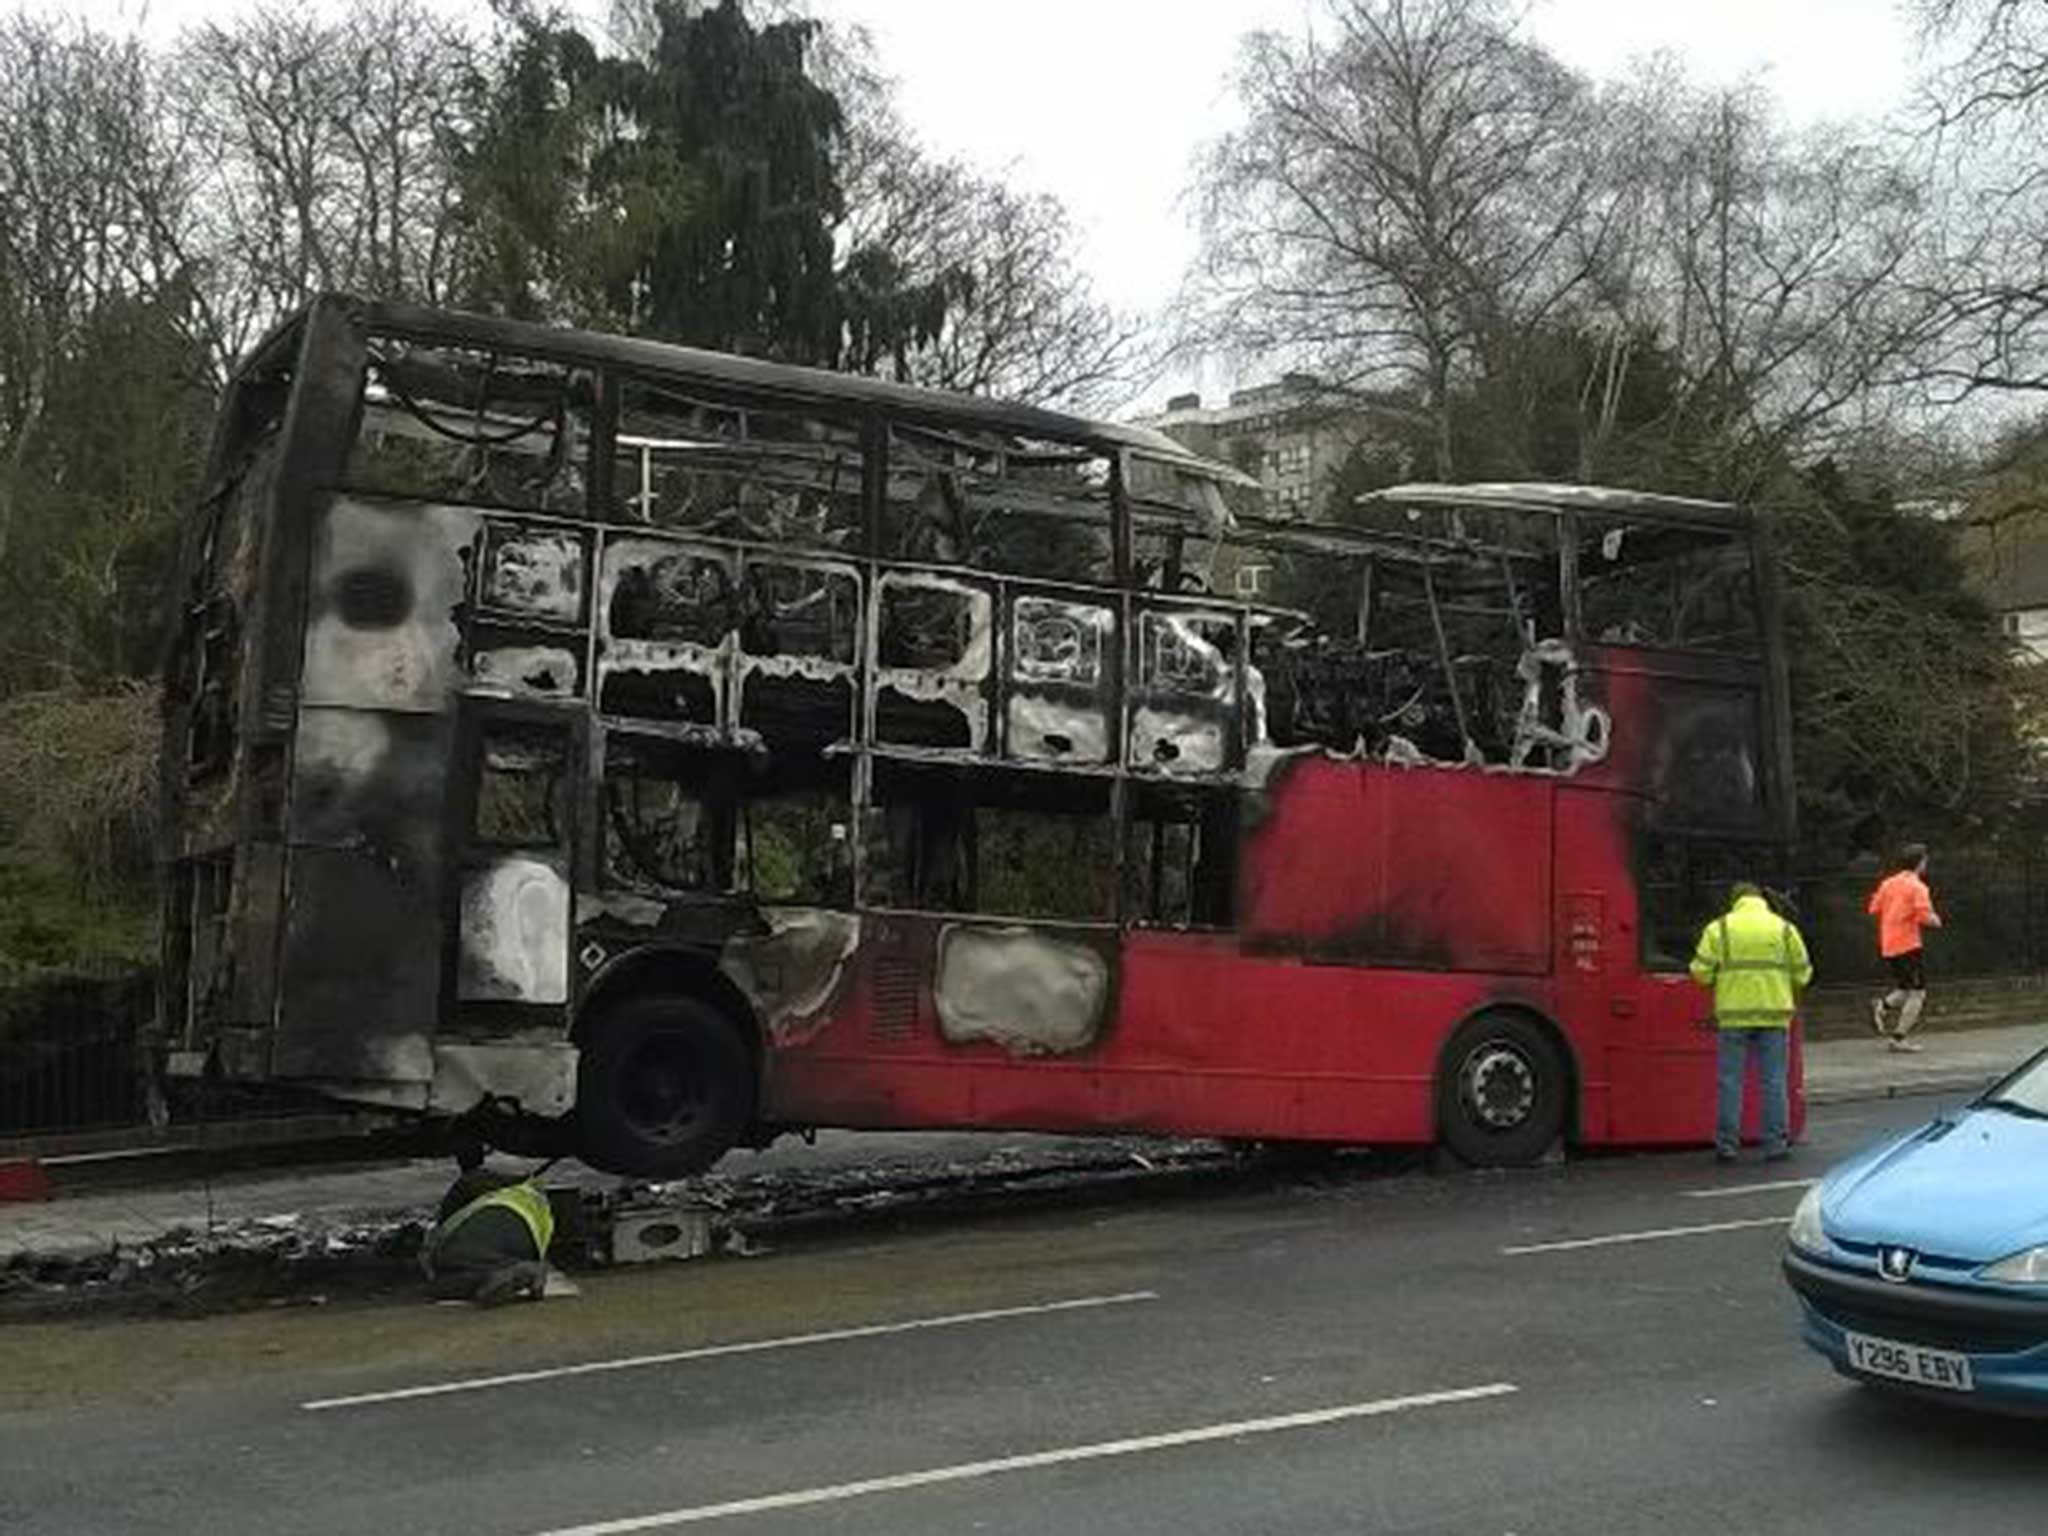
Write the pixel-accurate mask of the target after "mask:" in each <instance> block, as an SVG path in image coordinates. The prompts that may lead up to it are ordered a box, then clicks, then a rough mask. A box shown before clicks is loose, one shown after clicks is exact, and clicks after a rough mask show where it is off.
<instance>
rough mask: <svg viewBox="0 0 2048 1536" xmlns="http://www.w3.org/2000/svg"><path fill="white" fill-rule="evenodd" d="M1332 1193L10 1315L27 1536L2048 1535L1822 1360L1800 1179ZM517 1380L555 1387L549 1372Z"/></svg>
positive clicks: (1950, 1423)
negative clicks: (522, 1286) (135, 1310)
mask: <svg viewBox="0 0 2048 1536" xmlns="http://www.w3.org/2000/svg"><path fill="white" fill-rule="evenodd" d="M1941 1102H1943V1101H1940V1100H1936V1099H1922V1100H1919V1101H1911V1100H1907V1101H1898V1102H1893V1103H1889V1104H1876V1103H1871V1104H1844V1105H1837V1106H1829V1107H1823V1108H1819V1109H1816V1110H1815V1111H1814V1113H1813V1118H1812V1123H1811V1126H1810V1136H1811V1141H1810V1143H1809V1145H1808V1146H1807V1147H1806V1148H1804V1149H1802V1151H1801V1153H1800V1155H1799V1157H1798V1158H1797V1159H1796V1160H1795V1161H1794V1162H1793V1163H1792V1164H1790V1165H1789V1166H1788V1165H1774V1166H1772V1167H1769V1168H1765V1167H1764V1166H1762V1165H1761V1164H1758V1163H1755V1162H1753V1161H1749V1162H1745V1163H1744V1164H1743V1165H1741V1166H1739V1167H1737V1168H1735V1169H1730V1170H1720V1169H1716V1168H1714V1167H1713V1166H1712V1164H1711V1162H1710V1160H1709V1159H1708V1158H1707V1157H1706V1156H1705V1155H1704V1154H1699V1153H1687V1154H1681V1155H1665V1156H1653V1157H1627V1158H1604V1159H1594V1160H1589V1161H1584V1162H1575V1163H1572V1164H1570V1165H1567V1166H1564V1167H1556V1168H1547V1169H1536V1170H1528V1171H1523V1172H1516V1173H1510V1174H1497V1175H1480V1174H1458V1175H1437V1176H1430V1175H1425V1174H1420V1173H1417V1174H1411V1175H1407V1176H1402V1177H1392V1178H1378V1179H1358V1180H1354V1181H1350V1182H1340V1181H1314V1180H1306V1181H1303V1182H1301V1183H1299V1184H1293V1185H1289V1186H1287V1187H1285V1188H1281V1189H1277V1190H1273V1189H1268V1190H1264V1191H1261V1192H1258V1193H1255V1194H1245V1193H1242V1192H1241V1191H1240V1192H1237V1193H1229V1194H1221V1195H1217V1196H1215V1197H1211V1198H1203V1197H1199V1196H1196V1197H1188V1198H1178V1199H1173V1200H1161V1201H1156V1202H1152V1203H1149V1204H1144V1205H1137V1206H1133V1205H1129V1204H1121V1205H1117V1206H1114V1207H1107V1208H1105V1207H1097V1208H1089V1207H1086V1206H1079V1207H1075V1208H1072V1209H1065V1210H1060V1211H1056V1212H1051V1213H1047V1212H1042V1211H1041V1212H1038V1213H1036V1214H1033V1215H1031V1216H1028V1217H1012V1218H1009V1219H986V1220H975V1221H971V1222H969V1221H963V1222H960V1223H957V1224H954V1225H950V1226H941V1227H937V1228H931V1229H925V1230H921V1231H918V1232H916V1233H914V1234H909V1235H905V1234H900V1233H898V1234H890V1233H881V1232H877V1233H875V1234H873V1235H871V1236H864V1237H859V1238H855V1239H853V1240H841V1241H837V1242H835V1243H833V1244H831V1245H819V1246H811V1247H805V1248H801V1249H792V1250H790V1251H785V1252H781V1253H776V1254H772V1255H768V1256H764V1257H760V1258H756V1259H751V1260H727V1261H719V1262H712V1263H703V1264H696V1265H677V1266H668V1267H662V1266H656V1267H651V1268H646V1269H640V1270H633V1271H621V1272H616V1273H611V1274H605V1275H599V1276H595V1277H590V1278H588V1279H586V1281H585V1284H584V1293H583V1295H582V1296H581V1297H579V1298H576V1299H572V1300H562V1301H551V1302H548V1303H545V1304H543V1305H541V1306H538V1307H520V1308H509V1309H504V1310H499V1311H495V1312H490V1313H478V1312H474V1311H472V1310H469V1309H465V1308H457V1307H435V1306H429V1305H425V1304H421V1305H417V1306H388V1305H387V1306H383V1307H367V1306H358V1307H350V1306H345V1305H339V1304H337V1305H335V1306H332V1307H328V1308H323V1309H317V1310H293V1311H279V1312H272V1313H266V1314H259V1315H245V1316H241V1317H225V1318H215V1319H209V1320H205V1321H199V1322H164V1323H102V1324H94V1325H82V1324H70V1325H61V1326H60V1325H51V1326H44V1325H37V1326H34V1327H14V1328H9V1329H5V1330H0V1532H5V1533H7V1536H85V1533H95V1536H98V1533H109V1532H119V1533H124V1536H142V1533H166V1536H169V1533H185V1532H193V1531H205V1532H209V1533H223V1536H238V1533H244V1532H247V1533H251V1536H256V1533H261V1536H298V1533H304V1536H326V1533H349V1536H361V1533H391V1536H425V1533H438V1532H445V1533H449V1536H570V1533H574V1536H614V1533H616V1536H623V1533H626V1532H638V1531H667V1530H696V1529H700V1528H706V1529H710V1530H713V1531H716V1532H720V1533H730V1536H771V1533H777V1536H779V1533H793V1536H827V1533H833V1536H838V1533H846V1536H910V1533H926V1532H933V1533H936V1532H947V1533H954V1532H982V1531H985V1532H989V1533H992V1536H995V1533H1013V1536H1025V1533H1031V1536H1036V1533H1042V1532H1059V1533H1094V1532H1119V1533H1121V1532H1133V1533H1150V1532H1159V1533H1173V1536H1209V1533H1217V1536H1221V1533H1226V1532H1227V1533H1233V1536H1237V1533H1258V1536H1283V1533H1325V1532H1343V1533H1368V1532H1371V1533H1378V1532H1425V1531H1430V1532H1434V1531H1441V1532H1447V1533H1448V1532H1456V1533H1459V1536H1471V1533H1493V1536H1500V1533H1514V1536H1535V1533H1539V1532H1558V1533H1570V1536H1586V1533H1594V1532H1627V1533H1640V1532H1645V1531H1655V1532H1657V1533H1658V1536H1685V1533H1692V1532H1699V1533H1703V1536H1704V1533H1713V1536H1725V1533H1727V1532H1730V1531H1759V1532H1773V1533H1781V1532H1815V1533H1819V1532H1829V1533H1833V1532H1844V1531H1853V1532H1856V1533H1857V1536H1878V1533H1885V1532H1912V1533H1914V1536H1924V1532H1925V1531H1927V1530H1928V1529H1930V1528H1933V1527H1936V1526H1937V1525H1939V1524H1954V1523H1957V1522H1964V1521H1966V1522H1967V1527H1968V1529H1969V1530H1970V1531H1971V1532H1972V1536H1977V1533H1984V1532H2003V1531H2012V1532H2029V1533H2031V1532H2034V1531H2038V1530H2039V1529H2040V1527H2041V1521H2042V1514H2041V1511H2042V1509H2043V1507H2044V1504H2043V1496H2044V1494H2048V1456H2044V1455H2043V1450H2044V1440H2043V1436H2044V1434H2048V1429H2044V1427H2043V1426H2042V1425H2040V1424H2037V1423H2031V1422H2024V1421H2021V1422H2015V1421H2008V1420H2000V1419H1992V1418H1982V1417H1977V1416H1973V1415H1967V1414H1960V1413H1956V1414H1950V1413H1943V1412H1937V1411H1935V1410H1934V1409H1932V1408H1930V1407H1927V1406H1923V1405H1920V1404H1917V1403H1915V1404H1905V1405H1900V1404H1895V1403H1892V1402H1890V1401H1888V1400H1886V1399H1884V1398H1882V1397H1881V1396H1879V1395H1877V1394H1874V1393H1871V1392H1869V1391H1866V1390H1862V1389H1858V1388H1855V1387H1853V1386H1851V1385H1849V1384H1847V1383H1845V1382H1843V1381H1841V1380H1840V1379H1839V1378H1837V1377H1835V1376H1833V1375H1832V1374H1831V1373H1829V1372H1828V1370H1827V1369H1826V1368H1825V1367H1824V1366H1823V1365H1822V1364H1821V1363H1820V1362H1819V1361H1818V1360H1817V1359H1816V1358H1813V1357H1811V1356H1809V1355H1808V1354H1807V1352H1806V1351H1805V1350H1804V1349H1803V1348H1802V1347H1801V1346H1800V1345H1799V1344H1798V1343H1797V1342H1796V1340H1795V1338H1794V1336H1793V1323H1794V1307H1793V1303H1792V1301H1791V1299H1790V1297H1789V1295H1788V1293H1787V1292H1786V1291H1785V1289H1784V1286H1783V1284H1782V1282H1781V1281H1780V1280H1779V1278H1778V1274H1777V1269H1776V1264H1777V1258H1778V1254H1779V1251H1780V1245H1781V1243H1782V1241H1783V1235H1782V1233H1783V1225H1782V1224H1783V1221H1784V1219H1785V1217H1786V1216H1788V1215H1789V1213H1790V1212H1791V1209H1792V1207H1793V1205H1794V1204H1795V1203H1796V1202H1797V1200H1798V1197H1799V1194H1800V1188H1799V1184H1798V1181H1799V1180H1800V1179H1802V1178H1806V1177H1810V1176H1812V1175H1813V1174H1815V1173H1817V1172H1819V1171H1820V1169H1821V1168H1822V1167H1824V1166H1825V1165H1826V1164H1827V1163H1828V1162H1830V1161H1832V1160H1834V1158H1836V1157H1838V1156H1840V1155H1843V1154H1845V1153H1847V1152H1848V1151H1850V1150H1851V1149H1852V1148H1853V1147H1854V1146H1856V1145H1858V1144H1859V1143H1860V1142H1862V1141H1864V1140H1867V1139H1869V1138H1871V1137H1873V1136H1875V1135H1877V1134H1879V1133H1880V1132H1882V1131H1883V1130H1884V1129H1885V1128H1886V1127H1887V1126H1889V1125H1893V1124H1905V1123H1910V1122H1912V1121H1914V1120H1917V1119H1919V1118H1922V1117H1924V1116H1925V1115H1926V1114H1928V1113H1931V1112H1932V1110H1933V1109H1934V1108H1935V1107H1936V1106H1937V1104H1939V1103H1941ZM507 1377H512V1378H514V1379H506V1378H507Z"/></svg>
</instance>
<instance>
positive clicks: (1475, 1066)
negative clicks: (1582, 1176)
mask: <svg viewBox="0 0 2048 1536" xmlns="http://www.w3.org/2000/svg"><path fill="white" fill-rule="evenodd" d="M1570 1092H1571V1074H1570V1072H1569V1070H1568V1069H1567V1068H1566V1065H1565V1059H1564V1053H1563V1052H1562V1051H1561V1050H1559V1049H1558V1046H1557V1043H1556V1041H1554V1040H1553V1039H1552V1038H1551V1035H1550V1033H1549V1031H1548V1030H1546V1029H1544V1028H1543V1026H1542V1025H1540V1024H1538V1023H1536V1022H1535V1021H1534V1020H1533V1019H1530V1018H1528V1017H1526V1016H1525V1015H1522V1014H1519V1013H1506V1012H1488V1013H1482V1014H1478V1015H1476V1016H1474V1017H1473V1018H1470V1019H1467V1020H1466V1021H1465V1022H1464V1023H1463V1024H1462V1025H1460V1026H1459V1028H1458V1032H1457V1033H1456V1034H1455V1035H1453V1036H1451V1043H1450V1047H1449V1049H1447V1050H1446V1051H1445V1052H1444V1058H1443V1066H1442V1068H1441V1070H1440V1072H1439V1076H1438V1080H1437V1109H1436V1124H1437V1138H1438V1139H1439V1140H1440V1141H1441V1142H1442V1143H1443V1144H1444V1145H1445V1146H1446V1147H1448V1148H1450V1149H1451V1151H1452V1152H1454V1153H1456V1154H1457V1155H1458V1156H1459V1157H1460V1158H1461V1159H1463V1160H1464V1161H1465V1162H1468V1163H1471V1164H1474V1165H1475V1166H1478V1167H1481V1168H1513V1167H1522V1166H1526V1165H1527V1164H1530V1163H1533V1162H1535V1161H1537V1160H1538V1159H1539V1158H1541V1157H1542V1156H1543V1154H1544V1153H1545V1152H1547V1151H1549V1150H1550V1148H1551V1146H1552V1145H1553V1144H1554V1143H1555V1142H1556V1141H1557V1139H1558V1137H1559V1136H1560V1135H1562V1134H1563V1132H1564V1125H1565V1112H1566V1109H1567V1107H1568V1103H1569V1097H1570Z"/></svg>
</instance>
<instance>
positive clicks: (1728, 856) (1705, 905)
mask: <svg viewBox="0 0 2048 1536" xmlns="http://www.w3.org/2000/svg"><path fill="white" fill-rule="evenodd" d="M1786 869H1787V864H1786V860H1785V855H1784V850H1783V848H1782V847H1781V846H1779V845H1777V844H1774V843H1767V842H1758V841H1745V840H1740V839H1732V838H1714V837H1701V836H1682V835H1674V834H1671V833H1663V832H1657V831H1654V830H1651V831H1646V832H1645V833H1644V834H1642V835H1641V836H1640V837H1639V838H1638V841H1637V877H1638V878H1637V890H1638V892H1639V899H1640V900H1641V903H1642V920H1641V923H1640V925H1639V926H1640V930H1641V936H1642V956H1641V958H1642V964H1643V966H1644V968H1645V969H1648V970H1652V971H1666V972H1670V971H1683V970H1684V969H1685V968H1686V966H1687V965H1688V963H1689V962H1690V961H1691V959H1692V952H1693V946H1694V945H1695V944H1696V943H1697V942H1698V940H1699V936H1700V930H1701V929H1702V928H1704V927H1705V926H1706V925H1707V923H1708V922H1710V921H1711V920H1712V919H1713V918H1714V917H1715V916H1716V915H1717V914H1719V913H1721V912H1723V911H1725V910H1727V906H1728V891H1729V887H1730V886H1731V885H1733V884H1734V882H1736V881H1737V880H1749V881H1754V882H1756V883H1758V884H1760V885H1763V886H1764V887H1765V889H1766V890H1767V891H1772V892H1773V893H1774V895H1773V903H1774V904H1776V902H1777V896H1776V895H1775V892H1776V891H1777V888H1778V887H1780V886H1781V885H1783V884H1785V881H1784V875H1785V872H1786ZM1787 915H1788V916H1790V915H1793V914H1790V913H1787Z"/></svg>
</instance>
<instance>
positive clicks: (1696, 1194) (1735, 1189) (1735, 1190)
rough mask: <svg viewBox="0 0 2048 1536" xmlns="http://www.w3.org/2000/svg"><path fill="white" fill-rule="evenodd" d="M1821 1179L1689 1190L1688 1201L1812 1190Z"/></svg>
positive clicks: (1776, 1180)
mask: <svg viewBox="0 0 2048 1536" xmlns="http://www.w3.org/2000/svg"><path fill="white" fill-rule="evenodd" d="M1819 1182H1820V1180H1819V1179H1772V1180H1771V1181H1770V1182H1769V1183H1767V1184H1723V1185H1720V1186H1718V1187H1717V1188H1714V1189H1688V1190H1687V1191H1686V1192H1685V1197H1686V1198H1687V1199H1688V1200H1724V1199H1726V1198H1727V1197H1728V1196H1730V1195H1762V1194H1768V1193H1770V1192H1771V1191H1772V1190H1778V1189H1811V1188H1812V1187H1813V1186H1814V1185H1816V1184H1818V1183H1819Z"/></svg>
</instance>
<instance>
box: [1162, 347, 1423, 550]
mask: <svg viewBox="0 0 2048 1536" xmlns="http://www.w3.org/2000/svg"><path fill="white" fill-rule="evenodd" d="M1402 414H1405V413H1403V412H1402V409H1401V407H1399V406H1398V405H1396V404H1395V403H1394V402H1393V401H1391V400H1390V399H1388V398H1387V397H1385V396H1382V395H1372V394H1367V393H1365V392H1363V391H1361V390H1355V389H1346V388H1343V387H1341V386H1338V385H1333V384H1327V383H1325V382H1323V381H1322V380H1320V379H1317V378H1315V377H1314V376H1313V375H1311V374H1305V373H1286V374H1282V375H1281V376H1280V377H1279V378H1278V379H1276V380H1274V381H1273V382H1271V383H1267V384H1257V385H1253V386H1252V387H1250V388H1248V389H1237V390H1232V391H1231V393H1230V398H1229V400H1228V402H1227V403H1225V404H1222V405H1204V404H1203V403H1202V397H1201V396H1200V395H1199V394H1187V395H1175V396H1174V397H1173V398H1172V399H1170V400H1168V401H1167V402H1166V409H1165V410H1163V411H1161V412H1159V413H1157V414H1156V415H1151V416H1144V417H1140V418H1139V421H1140V424H1141V425H1144V426H1148V427H1154V428H1157V429H1158V430H1159V431H1162V432H1165V433H1167V434H1168V435H1169V436H1171V437H1174V438H1176V439H1178V440H1179V441H1180V442H1182V443H1185V444H1186V445H1187V446H1188V447H1189V448H1190V449H1192V450H1193V451H1194V452H1196V453H1199V454H1202V455H1203V456H1204V457H1207V458H1212V459H1220V460H1222V461H1223V462H1224V463H1226V464H1234V465H1236V466H1237V467H1238V468H1239V469H1242V470H1244V471H1245V472H1246V473H1247V474H1251V475H1256V476H1257V477H1258V479H1259V483H1260V485H1261V486H1262V487H1263V489H1264V492H1265V512H1266V515H1267V516H1269V517H1301V518H1307V517H1318V516H1322V515H1323V499H1324V497H1325V496H1326V495H1327V494H1328V493H1329V490H1330V485H1331V481H1332V480H1333V478H1334V477H1335V475H1336V473H1337V471H1338V470H1339V469H1341V468H1342V467H1343V465H1344V462H1345V460H1346V459H1347V458H1349V457H1350V455H1351V452H1352V450H1353V449H1355V448H1358V447H1361V446H1366V445H1369V444H1373V443H1377V442H1384V441H1387V440H1389V439H1391V438H1392V437H1393V436H1394V431H1393V429H1394V427H1395V425H1396V422H1397V418H1398V417H1399V416H1400V415H1402Z"/></svg>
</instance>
